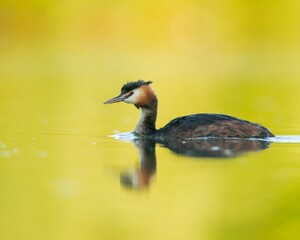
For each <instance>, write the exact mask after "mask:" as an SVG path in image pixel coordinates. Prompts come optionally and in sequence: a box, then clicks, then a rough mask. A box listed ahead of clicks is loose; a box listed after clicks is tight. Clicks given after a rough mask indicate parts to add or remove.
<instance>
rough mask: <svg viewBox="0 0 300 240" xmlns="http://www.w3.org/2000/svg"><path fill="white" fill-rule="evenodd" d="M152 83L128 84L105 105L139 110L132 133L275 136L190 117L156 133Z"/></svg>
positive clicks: (217, 117) (209, 117)
mask: <svg viewBox="0 0 300 240" xmlns="http://www.w3.org/2000/svg"><path fill="white" fill-rule="evenodd" d="M151 83H152V81H143V80H138V81H136V82H128V83H126V84H125V85H124V86H123V87H122V88H121V93H120V94H119V95H118V96H117V97H114V98H112V99H110V100H108V101H106V102H104V104H111V103H117V102H125V103H128V104H134V105H135V107H136V108H138V109H140V108H141V117H140V120H139V121H138V123H137V125H136V127H135V129H134V133H135V134H137V135H139V136H142V137H145V138H151V139H165V138H182V139H186V138H200V137H216V138H227V137H235V138H266V137H274V135H273V134H272V133H271V132H270V131H269V130H268V129H267V128H265V127H263V126H261V125H259V124H256V123H252V122H249V121H246V120H242V119H238V118H235V117H232V116H228V115H224V114H208V113H202V114H193V115H188V116H183V117H178V118H175V119H173V120H172V121H171V122H169V123H168V124H167V125H166V126H164V127H163V128H160V129H158V130H156V128H155V123H156V118H157V103H158V100H157V97H156V95H155V92H154V90H153V89H152V88H151V86H149V85H150V84H151Z"/></svg>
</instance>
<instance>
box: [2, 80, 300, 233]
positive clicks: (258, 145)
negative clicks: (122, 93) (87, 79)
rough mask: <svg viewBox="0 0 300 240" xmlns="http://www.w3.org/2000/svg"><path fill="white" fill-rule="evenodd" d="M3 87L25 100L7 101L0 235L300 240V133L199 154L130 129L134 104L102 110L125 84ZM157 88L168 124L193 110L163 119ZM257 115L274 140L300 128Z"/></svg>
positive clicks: (203, 146) (199, 148) (199, 149)
mask: <svg viewBox="0 0 300 240" xmlns="http://www.w3.org/2000/svg"><path fill="white" fill-rule="evenodd" d="M4 86H5V87H6V89H9V88H11V89H12V88H14V92H18V93H19V95H17V96H15V95H14V94H8V93H7V92H6V95H4V96H5V99H4V100H5V102H4V103H5V104H3V103H2V112H1V122H0V123H1V133H0V159H1V161H0V165H1V167H0V169H1V170H0V171H1V185H0V193H1V196H2V197H1V200H0V202H1V204H0V206H1V207H0V208H1V217H0V221H1V225H0V226H1V228H0V232H1V239H120V238H122V239H298V238H299V237H300V235H299V224H300V207H299V201H300V187H299V186H300V161H299V159H300V137H299V136H296V135H295V136H279V137H277V138H272V139H269V140H270V141H254V140H249V141H248V142H247V141H246V143H245V142H244V143H241V142H239V141H238V140H233V141H232V142H225V143H224V142H223V143H218V142H210V141H208V140H201V141H200V142H198V143H197V144H196V150H195V146H193V147H192V149H191V145H190V144H189V142H184V143H183V144H182V143H178V144H177V145H176V146H174V145H172V146H171V145H170V146H162V145H159V144H156V145H155V143H151V142H150V143H149V142H144V141H140V140H138V139H134V138H132V135H131V134H130V133H122V132H125V131H126V130H127V131H128V130H131V129H132V128H133V127H134V125H135V122H136V121H137V119H138V117H139V112H138V111H137V110H136V109H135V108H134V107H133V106H129V105H126V104H119V105H117V104H116V105H111V106H106V105H102V102H104V101H105V100H106V99H107V98H109V97H111V96H114V95H115V93H117V92H119V85H118V84H114V89H112V90H106V89H108V88H111V87H110V86H107V87H105V86H102V88H100V87H99V88H98V89H97V90H98V91H96V90H93V89H94V85H93V84H90V87H89V89H88V90H89V92H90V93H91V94H90V95H89V96H88V95H86V91H87V90H86V89H84V88H82V86H83V85H78V86H76V84H75V86H73V87H74V89H73V90H70V89H69V88H67V87H62V86H61V87H60V88H57V87H56V86H51V85H46V86H38V87H34V88H29V87H28V86H27V87H25V86H24V83H22V82H18V85H15V84H14V83H9V82H6V83H5V85H4ZM69 86H72V84H70V85H69ZM154 86H156V88H157V90H158V91H157V92H160V93H161V95H162V97H161V98H160V99H161V101H162V102H163V101H165V102H166V103H162V104H161V106H160V111H159V119H160V120H159V124H161V121H165V122H167V120H170V119H171V118H172V117H173V115H174V117H175V116H176V115H180V113H179V112H183V113H184V114H186V109H185V108H180V109H177V110H176V111H174V110H172V107H170V108H169V109H171V110H170V114H164V112H165V111H166V106H167V105H166V104H167V102H168V101H169V98H168V97H166V94H167V93H165V94H163V93H162V92H163V90H162V89H161V88H160V87H159V84H157V83H156V84H155V85H154ZM23 87H24V88H23ZM96 87H98V86H97V85H96ZM24 89H25V90H26V91H24V92H23V91H22V90H24ZM46 89H47V91H48V93H47V94H44V93H46V92H47V91H46ZM63 91H65V92H66V93H67V92H68V94H66V95H64V94H63V93H62V92H63ZM70 91H71V92H70ZM105 91H108V92H107V93H104V92H105ZM28 92H32V95H30V94H29V95H28ZM82 92H83V93H82ZM99 93H100V94H99ZM83 94H84V95H85V96H86V97H85V98H83V97H82V96H83ZM193 94H194V92H193V91H191V95H192V97H193ZM213 97H214V95H213V96H212V98H211V99H213ZM186 98H187V99H188V97H186ZM183 101H188V100H183ZM211 104H212V101H209V106H211ZM250 104H251V103H250ZM200 105H201V106H203V108H204V109H205V108H206V106H207V104H205V103H201V104H198V103H195V104H194V109H195V110H194V111H197V110H196V108H199V109H200V108H202V107H200ZM179 106H180V104H179ZM212 106H213V105H212ZM212 108H214V107H212ZM213 110H215V111H218V112H221V110H219V109H216V108H215V109H213ZM232 111H235V110H232ZM191 112H192V111H191ZM255 112H256V111H253V112H252V113H251V112H250V113H249V112H241V114H242V115H244V116H248V114H249V116H250V117H249V118H250V119H254V120H258V121H262V123H263V124H264V125H268V127H269V126H270V128H271V129H272V131H273V132H274V133H275V134H277V132H285V133H286V134H293V133H297V130H299V129H297V128H295V127H294V126H295V125H293V124H290V125H279V124H277V123H276V121H277V120H276V119H277V118H278V115H276V116H274V115H272V113H271V114H268V113H267V114H266V115H265V118H264V117H262V118H260V117H259V116H258V115H255ZM223 113H224V112H223ZM251 114H252V115H251ZM273 114H274V113H273ZM171 115H172V116H171ZM287 115H288V113H287ZM261 116H264V115H261ZM267 119H271V120H267ZM272 119H273V120H272ZM274 119H275V120H274ZM292 120H293V119H292ZM293 121H294V120H293ZM161 125H162V124H161ZM178 146H179V147H178ZM187 155H188V156H187Z"/></svg>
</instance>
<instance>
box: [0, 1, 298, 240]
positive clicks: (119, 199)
mask: <svg viewBox="0 0 300 240" xmlns="http://www.w3.org/2000/svg"><path fill="white" fill-rule="evenodd" d="M299 10H300V1H298V0H285V1H282V0H272V1H271V0H265V1H257V0H251V1H250V0H246V1H238V0H230V1H221V0H213V1H207V0H203V1H191V0H185V1H180V0H173V1H170V0H162V1H156V0H153V1H126V0H125V1H115V0H113V1H101V0H99V1H95V0H87V1H78V0H73V1H68V0H60V1H55V0H54V1H41V0H40V1H39V0H35V1H34V0H29V1H18V0H0V96H1V100H0V149H1V150H0V159H1V163H0V169H1V170H0V175H1V177H0V178H1V185H0V195H1V200H0V206H1V207H0V210H1V216H0V238H1V239H10V240H11V239H56V240H57V239H120V238H123V239H138V238H139V239H169V238H172V239H226V240H227V239H272V240H273V239H299V238H297V237H299V233H298V229H299V206H298V203H299V198H300V195H299V191H300V189H299V183H300V179H299V174H298V173H299V167H300V166H299V163H298V162H297V161H296V160H297V159H299V156H300V152H299V149H298V148H299V147H298V145H297V144H292V145H288V146H287V145H285V146H282V145H280V144H274V145H273V147H272V148H271V149H270V150H271V151H265V152H263V153H260V154H257V155H253V156H252V155H251V156H247V157H243V158H241V159H238V160H234V161H229V162H227V163H224V162H222V163H221V162H213V163H212V162H209V161H204V162H201V161H187V160H185V159H182V158H180V157H178V156H174V155H172V154H171V153H169V152H167V151H166V150H164V149H161V148H159V149H157V151H158V153H157V155H158V163H159V166H158V173H157V175H158V176H157V179H156V182H155V184H154V185H153V186H152V188H151V190H149V191H142V192H138V193H136V192H130V191H126V190H124V189H123V188H121V187H119V184H118V181H119V180H118V178H119V176H118V173H119V171H120V170H122V169H127V168H130V167H128V166H131V168H132V166H136V165H137V164H138V160H139V159H138V153H137V152H136V149H134V147H133V146H132V144H130V145H128V144H125V143H123V142H118V141H116V140H114V139H109V138H107V135H109V134H112V133H114V132H119V131H121V132H124V131H131V130H132V129H133V128H134V126H135V123H136V121H137V119H138V117H139V112H138V111H137V110H136V109H135V108H133V107H132V106H128V105H125V104H119V105H112V106H104V105H103V104H102V103H103V102H104V101H105V100H107V99H109V98H111V97H113V96H115V95H117V94H119V91H120V88H121V86H122V85H123V84H124V83H126V82H127V81H135V80H137V79H144V80H152V81H153V88H154V89H155V90H156V93H157V95H158V98H159V112H158V114H159V115H158V124H157V125H158V126H159V127H160V126H162V125H164V124H165V123H167V122H168V121H169V120H171V119H172V118H174V117H177V116H179V115H185V114H191V113H196V112H218V113H225V114H229V115H234V116H237V117H241V118H244V119H248V120H251V121H254V122H259V123H261V124H263V125H265V126H266V127H268V128H270V130H271V131H272V132H273V133H274V134H276V135H297V134H300V127H299V120H300V112H299V110H298V105H299V102H300V94H299V90H300V81H299V78H300V67H299V63H300V15H299ZM283 160H284V163H283V162H282V161H283Z"/></svg>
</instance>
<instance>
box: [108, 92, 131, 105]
mask: <svg viewBox="0 0 300 240" xmlns="http://www.w3.org/2000/svg"><path fill="white" fill-rule="evenodd" d="M127 97H128V96H126V95H121V94H120V95H119V96H117V97H114V98H112V99H109V100H107V101H106V102H104V103H103V104H111V103H117V102H122V101H124V100H125V99H126V98H127Z"/></svg>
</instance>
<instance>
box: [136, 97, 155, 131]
mask: <svg viewBox="0 0 300 240" xmlns="http://www.w3.org/2000/svg"><path fill="white" fill-rule="evenodd" d="M156 118H157V102H155V104H153V105H151V106H149V107H141V117H140V120H139V121H138V123H137V125H136V127H135V129H134V132H135V133H136V134H138V135H141V136H148V135H151V134H154V133H155V132H156V128H155V123H156Z"/></svg>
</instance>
